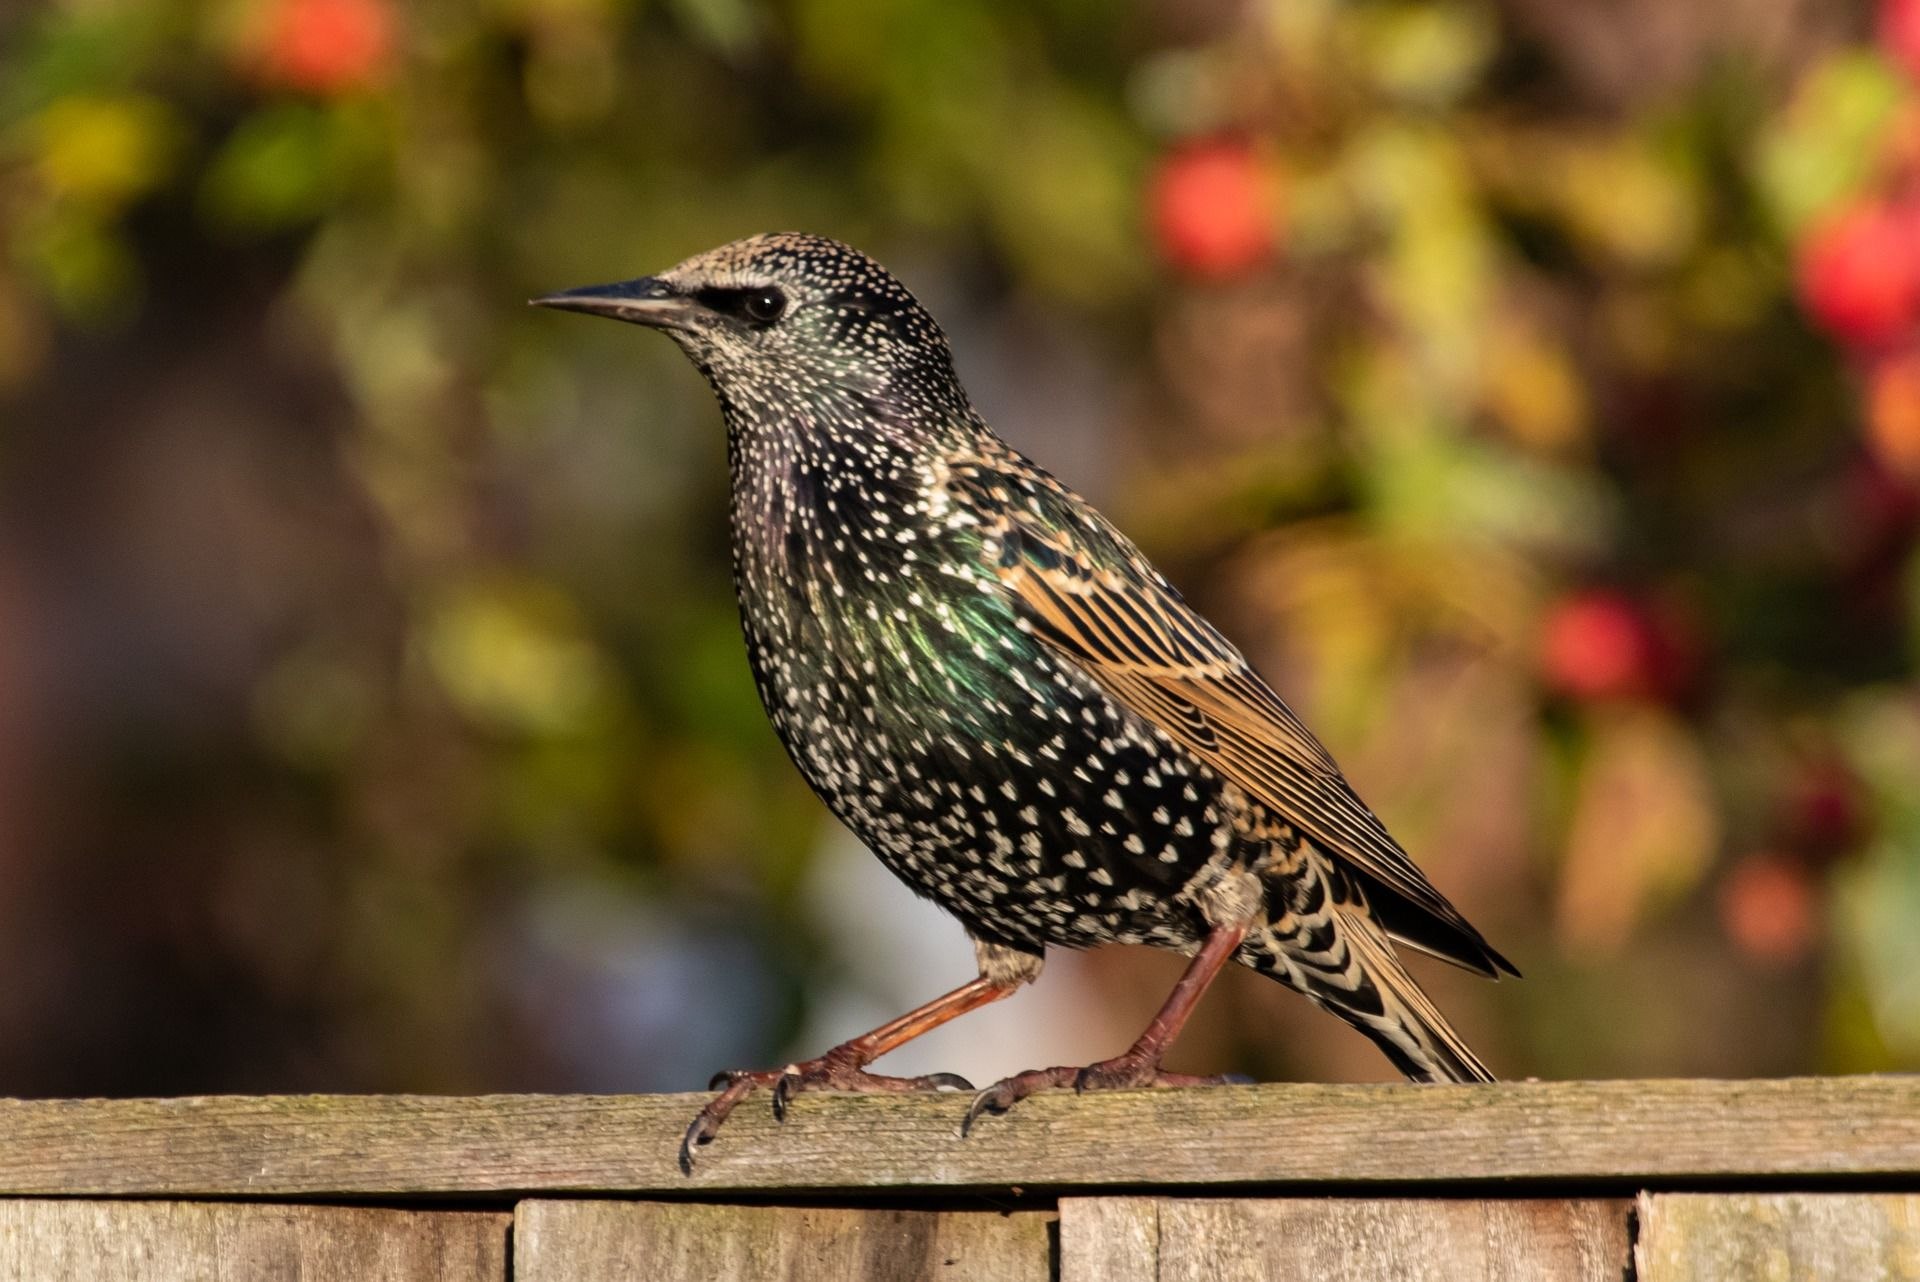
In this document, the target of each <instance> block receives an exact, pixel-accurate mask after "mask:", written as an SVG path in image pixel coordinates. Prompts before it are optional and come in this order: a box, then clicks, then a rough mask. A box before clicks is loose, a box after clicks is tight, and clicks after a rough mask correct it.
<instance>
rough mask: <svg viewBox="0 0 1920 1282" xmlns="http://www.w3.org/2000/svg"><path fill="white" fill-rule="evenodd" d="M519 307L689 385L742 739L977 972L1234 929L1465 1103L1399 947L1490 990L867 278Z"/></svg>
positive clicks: (750, 279)
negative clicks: (760, 720)
mask: <svg viewBox="0 0 1920 1282" xmlns="http://www.w3.org/2000/svg"><path fill="white" fill-rule="evenodd" d="M774 298H777V299H778V301H779V303H780V305H779V306H778V307H777V308H775V307H774V306H773V304H772V302H771V301H769V300H771V299H774ZM623 299H627V300H634V301H632V302H630V303H622V301H621V300H623ZM542 301H544V302H548V303H550V304H553V305H558V306H573V307H577V308H578V309H580V310H592V311H600V312H606V313H609V314H613V315H616V316H620V317H621V318H623V319H637V320H640V321H641V322H642V323H646V324H652V325H656V326H658V327H660V328H663V329H665V330H667V331H668V332H669V333H671V334H672V336H673V337H674V338H675V339H676V340H677V341H678V342H679V343H680V345H681V346H682V347H683V348H684V349H685V350H686V352H687V354H688V355H689V356H690V357H691V358H692V359H693V361H694V363H695V364H696V365H697V366H698V367H699V368H700V370H701V372H702V373H703V374H704V375H705V376H706V378H707V380H708V382H709V383H710V384H711V385H712V387H713V389H714V392H715V394H716V395H717V396H718V398H719V401H720V405H721V408H722V410H723V412H724V416H725V419H726V425H727V443H728V456H729V460H730V463H731V469H732V477H733V486H732V504H731V508H732V511H731V517H732V535H733V570H734V582H735V587H736V589H737V591H738V594H739V598H740V607H741V620H742V624H743V628H744V631H745V635H746V641H747V650H748V656H749V659H750V661H751V664H752V668H753V674H754V679H755V681H756V683H757V685H758V688H759V692H760V696H761V699H762V701H763V702H764V703H765V705H766V709H767V713H768V715H769V717H770V718H771V719H772V722H773V724H774V727H775V729H776V730H777V731H778V732H779V736H780V739H781V741H782V742H783V743H784V744H785V745H786V746H787V750H788V751H789V752H790V753H791V754H792V757H793V760H794V762H795V764H796V765H797V766H798V767H799V769H800V771H801V773H802V774H803V775H804V776H805V777H806V779H807V781H808V782H809V783H810V784H811V785H812V786H813V788H814V790H815V791H816V792H817V793H818V794H819V795H820V797H821V798H822V799H823V800H824V801H825V802H826V803H827V805H828V807H829V808H830V809H831V810H832V811H833V812H834V813H835V814H836V815H838V816H839V817H840V819H841V820H842V821H843V822H844V823H846V825H847V826H848V827H849V828H851V829H852V830H853V831H854V833H856V834H857V835H858V836H859V837H860V838H861V839H862V840H863V841H865V842H866V843H867V845H868V846H870V847H871V848H872V849H873V851H874V852H875V853H876V854H877V855H878V856H879V857H880V858H881V860H883V861H884V862H885V863H886V864H887V866H888V867H889V868H890V869H892V870H893V871H894V873H895V874H897V875H898V876H899V877H901V879H902V880H904V881H905V882H906V883H907V884H908V885H910V886H912V887H913V888H914V889H915V890H916V891H918V892H920V893H921V894H923V895H926V896H928V897H930V898H932V899H933V900H934V901H935V902H937V903H939V904H940V905H941V906H942V907H944V908H946V909H947V910H948V911H950V912H951V913H953V914H954V916H956V917H957V918H959V920H960V921H961V922H962V923H963V924H964V926H965V927H966V929H967V930H968V932H969V933H970V934H971V935H972V936H973V937H974V938H975V940H976V941H978V942H979V943H980V944H981V945H983V947H982V971H983V974H990V973H991V972H993V971H995V970H997V971H999V972H1000V973H1001V974H1002V976H1004V977H1006V978H1008V979H1009V980H1010V983H1009V985H1008V986H1011V983H1017V982H1018V981H1019V980H1022V979H1026V978H1031V977H1032V975H1033V974H1037V973H1038V970H1039V964H1038V963H1039V957H1040V954H1041V953H1042V951H1043V950H1044V949H1045V948H1046V947H1047V946H1048V945H1063V946H1068V947H1088V946H1093V945H1098V944H1105V943H1141V944H1154V945H1159V946H1162V947H1167V948H1171V949H1175V950H1177V951H1181V952H1185V953H1189V954H1191V953H1193V952H1194V951H1195V950H1196V949H1198V948H1199V946H1200V944H1201V942H1202V940H1203V939H1205V938H1206V937H1207V936H1208V934H1209V932H1210V931H1212V930H1214V929H1215V928H1217V927H1219V926H1221V925H1222V922H1223V921H1224V920H1226V919H1228V918H1238V919H1244V921H1245V923H1246V924H1247V926H1248V929H1247V933H1246V935H1245V939H1244V942H1242V943H1240V944H1239V945H1238V947H1237V951H1236V952H1235V954H1234V956H1235V958H1236V960H1239V961H1240V962H1242V963H1244V964H1246V965H1249V966H1252V967H1254V968H1256V969H1258V970H1261V971H1263V972H1265V973H1267V974H1269V975H1272V976H1274V977H1275V978H1277V979H1280V980H1281V981H1283V982H1285V983H1287V984H1288V985H1290V986H1291V987H1293V988H1295V989H1297V990H1299V991H1301V992H1302V993H1304V994H1306V995H1307V996H1308V997H1309V998H1311V999H1313V1000H1314V1001H1316V1002H1317V1003H1319V1004H1320V1005H1322V1006H1324V1007H1326V1008H1327V1009H1329V1010H1331V1011H1332V1012H1333V1013H1335V1014H1337V1015H1339V1016H1341V1017H1342V1018H1343V1019H1346V1020H1347V1021H1348V1022H1349V1023H1352V1024H1354V1025H1355V1026H1356V1027H1358V1028H1360V1029H1361V1031H1363V1032H1365V1033H1366V1034H1367V1035H1368V1036H1370V1037H1372V1038H1373V1039H1374V1041H1375V1042H1376V1043H1378V1044H1379V1045H1380V1046H1381V1048H1382V1049H1383V1050H1384V1051H1385V1052H1386V1053H1387V1054H1388V1055H1389V1056H1390V1057H1391V1058H1392V1059H1393V1061H1394V1062H1395V1063H1396V1064H1397V1065H1399V1066H1400V1068H1402V1069H1403V1070H1404V1071H1405V1072H1407V1073H1408V1074H1409V1075H1410V1076H1414V1077H1416V1078H1423V1079H1450V1080H1486V1079H1488V1078H1489V1074H1488V1073H1487V1071H1486V1069H1485V1068H1484V1067H1483V1066H1481V1064H1480V1063H1479V1061H1478V1060H1477V1059H1476V1058H1475V1057H1474V1056H1473V1054H1472V1052H1471V1051H1470V1050H1468V1049H1467V1047H1466V1045H1465V1044H1464V1043H1463V1042H1462V1041H1461V1040H1460V1039H1459V1038H1458V1036H1457V1035H1455V1034H1454V1033H1453V1032H1452V1030H1451V1029H1450V1028H1448V1026H1447V1025H1446V1022H1445V1020H1444V1019H1443V1018H1441V1016H1440V1015H1439V1012H1438V1011H1437V1010H1435V1009H1434V1008H1433V1007H1432V1005H1431V1003H1430V1002H1428V1001H1427V999H1426V997H1425V995H1424V994H1422V993H1421V992H1420V990H1419V988H1418V987H1417V986H1416V985H1415V984H1414V983H1413V981H1412V980H1411V978H1409V977H1408V976H1407V975H1406V973H1405V971H1404V970H1402V969H1401V967H1400V965H1399V963H1398V961H1397V960H1396V959H1395V957H1394V954H1393V950H1392V945H1391V942H1390V941H1391V940H1392V939H1395V938H1397V939H1399V940H1400V941H1402V942H1406V943H1409V944H1412V945H1414V946H1416V947H1419V948H1422V949H1424V950H1426V951H1429V952H1433V953H1435V954H1437V955H1439V956H1442V957H1445V958H1448V959H1450V960H1453V961H1455V962H1458V963H1460V964H1462V965H1464V966H1467V967H1469V968H1471V969H1474V970H1478V971H1481V972H1484V973H1486V974H1489V975H1492V974H1494V973H1495V972H1496V971H1497V970H1502V969H1504V970H1511V967H1510V966H1508V965H1507V963H1506V962H1505V961H1504V959H1502V958H1501V957H1500V956H1499V955H1498V954H1497V953H1495V952H1494V951H1493V950H1492V949H1491V948H1490V947H1488V945H1487V944H1486V942H1485V940H1483V939H1482V938H1481V937H1480V935H1479V934H1478V932H1476V931H1475V930H1474V929H1473V927H1471V926H1470V925H1468V924H1467V922H1466V921H1465V920H1464V919H1463V918H1461V917H1460V915H1459V914H1458V913H1457V912H1455V911H1454V909H1453V908H1452V907H1451V905H1449V904H1448V903H1447V901H1446V900H1445V899H1444V898H1442V897H1441V896H1440V894H1439V893H1438V892H1437V891H1436V890H1434V889H1433V887H1432V886H1431V885H1430V884H1429V883H1428V882H1427V880H1426V878H1425V877H1424V876H1422V875H1421V874H1420V872H1419V871H1418V870H1417V869H1416V868H1415V867H1414V865H1413V864H1412V863H1411V861H1409V860H1408V859H1407V857H1406V856H1405V854H1404V853H1403V852H1402V851H1401V850H1400V848H1399V846H1398V845H1396V844H1395V843H1394V842H1393V840H1392V838H1391V837H1389V836H1388V835H1387V833H1386V830H1385V829H1384V828H1383V827H1382V826H1381V824H1380V822H1379V821H1378V819H1376V818H1375V817H1374V815H1373V814H1372V812H1371V811H1370V810H1368V809H1367V808H1366V807H1365V806H1364V805H1363V804H1362V803H1361V802H1360V800H1359V799H1358V797H1357V796H1355V794H1354V793H1353V791H1352V789H1351V788H1350V787H1349V786H1348V785H1347V783H1346V781H1345V779H1344V778H1343V777H1342V776H1341V774H1340V772H1339V769H1338V767H1337V766H1336V765H1335V764H1334V762H1333V760H1332V758H1331V757H1330V756H1328V755H1327V753H1326V751H1325V749H1324V748H1322V747H1321V746H1320V744H1319V743H1318V742H1317V741H1316V740H1315V739H1314V738H1313V736H1312V735H1311V734H1310V733H1309V732H1308V731H1307V730H1306V729H1305V727H1303V726H1302V725H1301V724H1300V723H1299V721H1298V720H1297V719H1296V718H1295V717H1294V715H1293V714H1292V713H1291V712H1290V711H1289V710H1288V709H1287V708H1286V705H1285V704H1284V703H1282V702H1281V700H1280V699H1279V698H1278V696H1277V695H1275V694H1274V693H1273V692H1272V691H1271V690H1270V689H1269V688H1268V687H1267V686H1266V684H1265V683H1264V682H1263V681H1262V680H1261V679H1260V678H1259V676H1258V675H1257V674H1255V673H1254V672H1253V670H1252V669H1251V668H1250V667H1249V666H1248V665H1247V663H1246V661H1245V660H1244V659H1243V658H1242V657H1241V656H1240V654H1239V652H1238V651H1237V650H1235V649H1234V648H1233V646H1232V645H1230V644H1229V643H1228V642H1227V641H1226V640H1225V639H1224V638H1223V637H1222V636H1221V635H1220V634H1219V633H1218V632H1217V631H1215V630H1214V629H1213V628H1212V627H1211V626H1210V625H1209V624H1208V623H1207V622H1206V621H1205V620H1204V619H1202V618H1201V617H1200V616H1198V615H1197V614H1195V613H1193V612H1192V611H1191V610H1190V609H1188V608H1187V607H1186V606H1185V604H1184V603H1183V602H1182V601H1181V599H1180V596H1179V594H1178V593H1177V592H1175V591H1174V589H1173V588H1172V587H1171V586H1170V585H1169V584H1168V583H1167V582H1166V580H1165V579H1164V578H1162V577H1161V575H1160V574H1159V573H1158V572H1157V571H1156V570H1155V569H1154V568H1153V567H1152V566H1151V565H1150V564H1149V563H1148V562H1147V560H1146V558H1145V557H1143V556H1142V555H1141V554H1140V552H1139V551H1138V550H1137V549H1136V548H1134V546H1133V545H1132V544H1131V543H1129V542H1128V541H1127V540H1126V539H1125V538H1124V537H1123V536H1122V535H1121V534H1120V533H1119V532H1118V531H1117V530H1115V529H1114V527H1113V526H1112V525H1111V524H1109V523H1108V522H1107V521H1106V520H1105V518H1103V517H1102V516H1101V515H1100V514H1099V513H1098V512H1096V511H1095V510H1094V509H1093V508H1092V507H1091V506H1089V505H1088V504H1087V503H1086V502H1085V501H1084V500H1082V499H1080V498H1079V497H1077V496H1076V495H1074V494H1073V493H1072V492H1071V491H1070V490H1068V489H1067V488H1066V487H1065V486H1063V485H1062V484H1060V482H1058V481H1057V480H1055V479H1054V478H1053V477H1052V476H1050V475H1049V474H1048V473H1047V472H1045V471H1044V470H1042V469H1041V468H1040V467H1038V466H1036V465H1035V464H1034V463H1032V462H1030V461H1029V460H1028V459H1026V458H1025V457H1023V456H1022V455H1020V454H1019V453H1018V452H1016V451H1015V450H1013V449H1012V448H1011V447H1010V446H1008V445H1006V444H1005V443H1004V442H1002V441H1001V440H1000V439H999V438H998V437H997V436H995V435H994V434H993V433H992V431H991V430H990V429H989V428H988V427H987V425H986V424H985V423H984V422H983V421H982V420H981V418H980V416H979V415H978V414H977V413H976V412H975V410H974V409H973V407H972V405H971V403H970V402H969V400H968V398H967V396H966V393H965V392H964V390H963V389H962V388H961V386H960V384H959V382H958V380H957V379H956V377H955V375H954V373H953V368H952V363H951V359H950V356H949V352H948V348H947V342H946V339H945V337H944V335H943V334H942V333H941V331H940V329H939V327H938V325H937V324H935V322H934V321H933V319H932V317H931V316H929V315H928V314H927V313H926V312H925V311H924V310H923V309H922V308H921V307H920V306H919V305H918V303H916V302H915V301H914V299H913V297H912V295H911V294H909V293H908V292H907V290H906V289H905V287H904V286H902V285H901V284H900V283H899V282H898V281H896V280H895V279H894V278H893V277H892V276H891V275H889V274H888V273H887V272H886V271H885V270H884V269H882V268H881V267H880V266H879V265H878V264H876V263H874V262H873V261H872V260H871V259H869V258H867V257H866V256H864V255H862V254H860V253H858V252H857V251H855V250H853V249H850V248H848V247H847V246H844V245H841V244H839V243H837V242H834V241H831V240H826V239H823V238H819V237H812V236H802V235H795V234H781V235H771V236H760V237H754V238H752V239H749V240H745V241H740V242H737V243H735V244H732V245H728V246H725V247H723V248H721V249H718V250H715V251H712V252H711V253H708V254H705V255H701V256H699V257H696V258H693V259H690V260H688V261H687V262H685V263H683V264H681V265H680V266H678V267H675V268H673V269H672V270H671V271H668V272H665V273H663V274H662V275H661V276H659V277H656V278H651V279H648V280H644V281H637V282H629V283H628V284H627V285H623V286H617V287H602V288H600V289H595V290H583V291H574V292H573V293H572V294H567V295H558V296H555V297H554V298H552V299H548V300H542ZM623 307H624V308H626V310H627V311H629V312H630V311H634V310H638V311H641V312H644V314H643V315H633V314H623V311H622V308H623ZM768 311H773V312H776V313H777V314H776V315H775V316H774V317H773V318H772V319H771V320H764V321H763V320H762V319H761V318H759V317H758V316H757V315H756V312H759V313H764V312H768Z"/></svg>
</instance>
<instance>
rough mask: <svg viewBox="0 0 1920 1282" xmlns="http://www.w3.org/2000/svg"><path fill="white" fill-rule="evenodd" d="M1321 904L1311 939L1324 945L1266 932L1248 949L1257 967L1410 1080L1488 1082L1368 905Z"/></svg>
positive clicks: (1482, 1066) (1484, 1070)
mask: <svg viewBox="0 0 1920 1282" xmlns="http://www.w3.org/2000/svg"><path fill="white" fill-rule="evenodd" d="M1327 909H1328V911H1327V913H1326V917H1325V919H1324V924H1323V925H1322V928H1321V930H1320V931H1317V932H1315V934H1316V935H1317V936H1318V939H1317V940H1316V941H1315V942H1322V941H1324V945H1325V946H1324V947H1319V948H1314V949H1313V950H1312V951H1311V952H1303V951H1302V950H1301V949H1300V947H1299V945H1298V944H1297V943H1295V944H1293V946H1291V947H1290V946H1289V941H1286V940H1284V939H1283V938H1281V937H1279V936H1277V935H1269V936H1268V938H1267V940H1266V941H1265V942H1266V944H1267V947H1266V948H1265V949H1261V948H1258V947H1257V946H1256V948H1255V949H1253V950H1251V951H1252V952H1253V953H1254V956H1255V959H1254V963H1253V964H1254V966H1255V968H1256V969H1258V970H1260V971H1262V972H1264V973H1266V974H1269V975H1272V976H1273V977H1274V978H1275V979H1278V980H1280V981H1281V982H1282V983H1284V984H1286V985H1287V986H1289V987H1290V988H1294V989H1297V990H1298V991H1300V992H1302V993H1304V994H1305V995H1306V996H1307V997H1309V998H1311V999H1312V1000H1313V1002H1314V1003H1315V1004H1316V1005H1318V1006H1319V1007H1321V1008H1322V1009H1323V1010H1326V1011H1327V1012H1329V1013H1330V1014H1333V1015H1337V1016H1339V1017H1340V1018H1341V1019H1343V1020H1345V1021H1346V1022H1347V1023H1349V1024H1351V1025H1353V1026H1354V1027H1355V1028H1357V1029H1359V1030H1360V1031H1361V1032H1362V1033H1365V1034H1366V1035H1367V1036H1368V1037H1369V1038H1371V1039H1372V1041H1373V1043H1374V1044H1375V1045H1376V1046H1378V1047H1379V1048H1380V1049H1381V1051H1382V1052H1384V1053H1385V1055H1386V1057H1387V1058H1388V1059H1390V1060H1392V1061H1393V1064H1394V1067H1396V1068H1398V1069H1399V1070H1400V1071H1401V1072H1403V1073H1405V1074H1406V1075H1407V1076H1408V1077H1409V1078H1411V1079H1413V1080H1414V1081H1416V1082H1491V1081H1493V1080H1494V1077H1493V1074H1492V1072H1490V1071H1489V1070H1488V1068H1487V1066H1486V1065H1485V1064H1483V1063H1481V1062H1480V1057H1479V1056H1477V1055H1475V1054H1474V1053H1473V1050H1472V1048H1470V1047H1469V1046H1468V1045H1467V1043H1466V1042H1465V1040H1463V1039H1462V1038H1461V1036H1460V1034H1459V1033H1457V1032H1455V1031H1454V1030H1453V1026H1452V1025H1451V1024H1449V1023H1447V1019H1446V1016H1444V1015H1442V1014H1441V1013H1440V1008H1439V1007H1437V1006H1435V1005H1434V1004H1433V999H1432V998H1430V997H1428V996H1427V994H1426V993H1425V992H1424V991H1423V990H1422V989H1421V987H1420V985H1419V984H1418V983H1416V982H1415V981H1414V978H1413V976H1412V975H1409V974H1408V973H1407V971H1406V968H1405V967H1404V966H1402V965H1401V964H1400V959H1399V958H1398V957H1396V956H1395V955H1394V951H1393V944H1392V942H1391V941H1390V940H1389V939H1388V938H1387V934H1386V932H1385V931H1384V930H1383V929H1381V927H1380V925H1379V923H1378V922H1376V921H1374V919H1373V916H1372V914H1371V913H1369V912H1368V911H1367V907H1366V904H1365V903H1364V902H1352V903H1345V904H1341V903H1332V904H1329V905H1327ZM1327 927H1331V929H1330V930H1329V929H1327ZM1242 955H1243V956H1246V954H1242Z"/></svg>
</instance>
